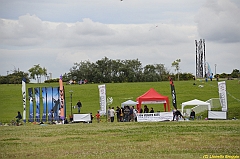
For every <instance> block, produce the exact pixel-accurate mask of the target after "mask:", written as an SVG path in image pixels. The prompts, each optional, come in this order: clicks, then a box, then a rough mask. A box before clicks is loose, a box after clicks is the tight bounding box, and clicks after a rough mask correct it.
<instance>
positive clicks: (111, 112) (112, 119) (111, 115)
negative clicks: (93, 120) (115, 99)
mask: <svg viewBox="0 0 240 159" xmlns="http://www.w3.org/2000/svg"><path fill="white" fill-rule="evenodd" d="M114 115H115V110H114V107H112V109H110V120H111V122H114Z"/></svg>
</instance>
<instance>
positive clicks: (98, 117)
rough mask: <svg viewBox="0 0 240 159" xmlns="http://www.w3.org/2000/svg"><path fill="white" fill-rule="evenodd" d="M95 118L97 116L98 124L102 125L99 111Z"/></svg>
mask: <svg viewBox="0 0 240 159" xmlns="http://www.w3.org/2000/svg"><path fill="white" fill-rule="evenodd" d="M95 116H96V119H97V122H98V123H100V113H99V111H97V114H96V115H95Z"/></svg>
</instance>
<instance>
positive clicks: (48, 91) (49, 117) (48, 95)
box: [47, 87, 53, 121]
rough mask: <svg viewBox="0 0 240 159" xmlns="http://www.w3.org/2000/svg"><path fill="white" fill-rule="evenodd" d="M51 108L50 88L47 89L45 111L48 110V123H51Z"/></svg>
mask: <svg viewBox="0 0 240 159" xmlns="http://www.w3.org/2000/svg"><path fill="white" fill-rule="evenodd" d="M52 107H53V103H52V87H48V88H47V108H48V109H47V110H48V112H47V113H48V121H52V117H51V110H52Z"/></svg>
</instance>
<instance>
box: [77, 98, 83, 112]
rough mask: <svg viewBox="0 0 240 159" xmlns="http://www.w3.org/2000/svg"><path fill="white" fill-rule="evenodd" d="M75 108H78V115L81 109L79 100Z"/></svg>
mask: <svg viewBox="0 0 240 159" xmlns="http://www.w3.org/2000/svg"><path fill="white" fill-rule="evenodd" d="M77 107H78V114H80V112H81V108H82V103H81V101H80V100H78V102H77Z"/></svg>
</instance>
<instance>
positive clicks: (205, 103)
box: [182, 99, 211, 112]
mask: <svg viewBox="0 0 240 159" xmlns="http://www.w3.org/2000/svg"><path fill="white" fill-rule="evenodd" d="M186 105H195V106H196V105H207V106H208V110H211V105H210V103H207V102H204V101H201V100H198V99H194V100H190V101H187V102H184V103H182V112H183V108H184V107H185V106H186Z"/></svg>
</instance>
